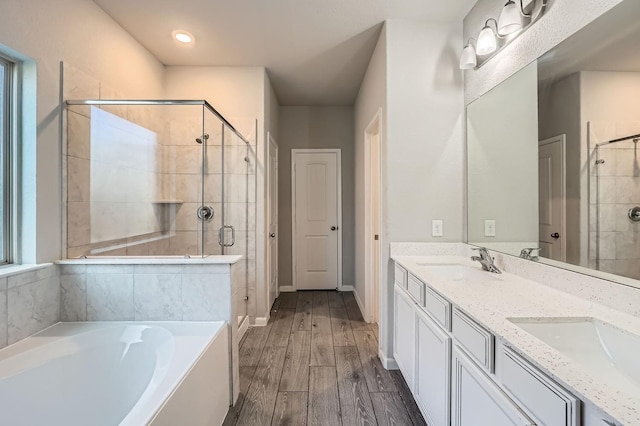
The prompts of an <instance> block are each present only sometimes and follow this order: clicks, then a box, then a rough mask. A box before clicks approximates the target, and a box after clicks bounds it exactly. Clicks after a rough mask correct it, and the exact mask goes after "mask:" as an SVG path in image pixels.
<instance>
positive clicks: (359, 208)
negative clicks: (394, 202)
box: [354, 24, 389, 341]
mask: <svg viewBox="0 0 640 426" xmlns="http://www.w3.org/2000/svg"><path fill="white" fill-rule="evenodd" d="M386 31H387V30H386V24H385V26H384V27H383V28H382V31H381V32H380V36H379V38H378V43H377V45H376V48H375V50H374V52H373V55H372V57H371V61H370V62H369V66H368V68H367V72H366V74H365V76H364V78H363V80H362V85H361V86H360V91H359V92H358V97H357V98H356V103H355V106H354V130H355V167H354V170H355V179H354V182H355V235H354V237H355V286H354V294H355V296H356V299H357V300H358V301H359V303H360V305H361V307H364V306H363V303H364V302H365V300H368V299H367V298H368V297H369V295H368V294H367V293H366V288H365V284H366V283H365V275H366V274H365V262H366V260H365V247H364V241H365V236H366V235H367V231H366V229H365V192H364V182H365V157H364V154H365V149H364V143H365V139H364V132H365V130H366V128H367V126H368V125H369V123H370V122H371V120H373V118H374V117H375V115H376V114H377V113H378V111H380V121H381V124H380V127H381V132H380V150H381V156H382V157H383V158H384V156H385V155H386V154H385V150H386V135H387V33H386ZM381 173H382V176H381V182H384V178H385V174H384V173H385V171H384V170H381ZM381 186H382V187H384V186H386V185H384V184H381ZM380 204H381V206H382V212H381V214H382V217H381V226H380V251H381V258H382V259H388V257H389V239H388V237H387V230H386V223H385V219H384V218H385V216H386V193H385V192H384V191H382V194H381V200H380ZM385 270H386V268H385ZM381 282H382V283H385V282H386V274H385V275H381ZM385 300H386V299H385ZM388 311H389V306H388V305H387V304H386V302H383V303H381V304H380V318H386V317H387V313H388ZM382 322H383V321H381V323H382ZM381 325H382V324H381ZM387 328H388V327H384V326H383V327H381V330H380V331H381V334H380V340H381V341H382V340H383V339H386V337H385V336H386V334H385V333H387Z"/></svg>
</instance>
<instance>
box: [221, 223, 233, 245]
mask: <svg viewBox="0 0 640 426" xmlns="http://www.w3.org/2000/svg"><path fill="white" fill-rule="evenodd" d="M227 229H231V243H230V244H227V242H226V238H225V235H226V232H225V231H226V230H227ZM235 243H236V229H235V228H234V227H233V226H231V225H225V226H223V227H221V228H220V230H219V231H218V244H220V246H221V247H232V246H233V245H234V244H235Z"/></svg>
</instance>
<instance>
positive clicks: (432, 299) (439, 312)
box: [424, 287, 451, 331]
mask: <svg viewBox="0 0 640 426" xmlns="http://www.w3.org/2000/svg"><path fill="white" fill-rule="evenodd" d="M425 293H426V294H425V300H424V306H425V308H426V309H427V312H428V313H429V315H431V317H432V318H433V319H434V320H436V321H437V322H438V323H440V325H441V326H442V328H444V329H445V330H446V331H451V303H449V301H448V300H447V299H445V298H444V297H442V296H440V295H439V294H438V293H436V292H435V291H434V290H433V289H432V288H431V287H427V288H426V292H425Z"/></svg>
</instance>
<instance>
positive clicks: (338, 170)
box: [291, 148, 342, 291]
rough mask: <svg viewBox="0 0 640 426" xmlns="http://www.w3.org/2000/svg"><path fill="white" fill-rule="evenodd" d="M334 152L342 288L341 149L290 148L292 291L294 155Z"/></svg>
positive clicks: (293, 273)
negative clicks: (335, 158)
mask: <svg viewBox="0 0 640 426" xmlns="http://www.w3.org/2000/svg"><path fill="white" fill-rule="evenodd" d="M328 153H335V154H336V157H337V164H336V173H337V174H338V176H337V179H336V181H337V186H338V187H337V188H336V189H337V197H338V200H337V202H338V203H337V208H338V224H337V226H338V290H339V291H341V290H342V150H341V149H339V148H326V149H311V148H309V149H306V148H305V149H299V148H292V149H291V284H292V287H293V291H297V290H298V283H297V282H296V262H297V258H296V253H297V250H296V155H297V154H328Z"/></svg>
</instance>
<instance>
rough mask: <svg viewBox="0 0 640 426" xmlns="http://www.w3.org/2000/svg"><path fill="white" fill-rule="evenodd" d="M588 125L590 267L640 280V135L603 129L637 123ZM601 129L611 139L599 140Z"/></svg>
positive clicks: (627, 127) (626, 131)
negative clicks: (590, 147) (589, 154)
mask: <svg viewBox="0 0 640 426" xmlns="http://www.w3.org/2000/svg"><path fill="white" fill-rule="evenodd" d="M589 124H590V127H589V130H590V134H589V136H590V138H589V142H590V144H591V146H593V150H592V151H591V156H590V159H589V165H590V170H589V177H590V194H589V200H590V201H589V214H590V218H591V220H590V227H589V246H590V250H589V266H590V267H591V268H595V269H597V270H599V271H603V272H609V273H614V274H616V275H622V276H625V277H628V278H633V279H640V239H639V236H640V191H639V188H640V146H638V142H640V134H636V133H637V132H633V133H631V134H630V133H629V132H628V130H625V131H624V132H613V131H612V132H608V133H607V132H603V131H602V130H600V129H603V128H604V129H608V128H612V129H616V128H617V127H620V128H623V129H629V128H630V127H633V126H630V125H624V126H623V125H622V124H626V123H622V124H618V125H615V123H614V125H608V126H607V125H603V123H589ZM604 124H609V123H604ZM596 125H599V126H596ZM594 129H595V130H594ZM634 130H638V129H634ZM599 133H602V134H605V135H606V136H610V137H612V139H610V140H606V139H605V140H604V141H600V140H599V139H598V138H597V136H596V134H599ZM616 133H618V135H616ZM620 133H622V134H624V135H629V136H621V135H620Z"/></svg>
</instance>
